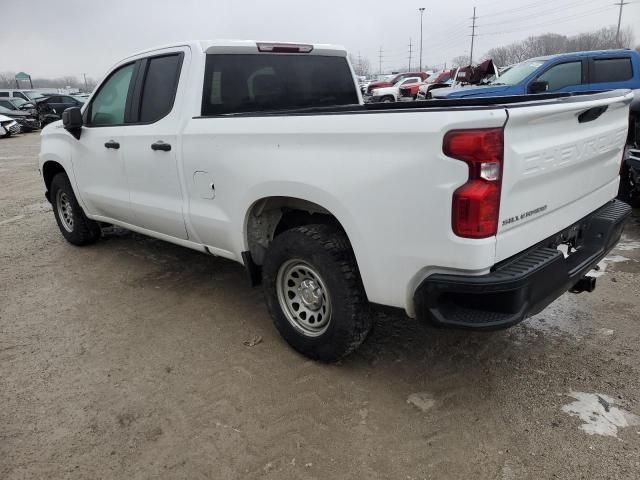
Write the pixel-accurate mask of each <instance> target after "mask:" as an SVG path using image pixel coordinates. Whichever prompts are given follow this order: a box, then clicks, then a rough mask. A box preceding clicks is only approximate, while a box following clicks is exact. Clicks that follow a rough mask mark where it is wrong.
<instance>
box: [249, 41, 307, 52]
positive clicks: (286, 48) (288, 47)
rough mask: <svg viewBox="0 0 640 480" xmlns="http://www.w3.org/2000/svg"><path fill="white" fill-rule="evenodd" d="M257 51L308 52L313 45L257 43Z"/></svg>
mask: <svg viewBox="0 0 640 480" xmlns="http://www.w3.org/2000/svg"><path fill="white" fill-rule="evenodd" d="M256 45H257V46H258V51H259V52H268V53H309V52H311V51H312V50H313V45H302V44H300V45H295V44H292V43H257V44H256Z"/></svg>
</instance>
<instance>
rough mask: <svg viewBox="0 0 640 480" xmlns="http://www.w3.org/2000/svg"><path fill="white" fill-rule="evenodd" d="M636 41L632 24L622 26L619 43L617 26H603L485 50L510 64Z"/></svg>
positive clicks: (544, 35)
mask: <svg viewBox="0 0 640 480" xmlns="http://www.w3.org/2000/svg"><path fill="white" fill-rule="evenodd" d="M633 43H634V37H633V31H632V30H631V29H630V28H624V29H622V30H620V44H619V45H618V42H617V41H616V27H613V26H612V27H604V28H601V29H600V30H596V31H593V32H585V33H580V34H578V35H574V36H571V37H568V36H566V35H559V34H557V33H545V34H543V35H538V36H532V37H529V38H527V39H525V40H522V41H520V42H515V43H512V44H510V45H506V46H502V47H496V48H492V49H491V50H489V51H488V52H487V53H486V54H485V56H484V57H485V58H491V59H493V61H494V62H495V63H496V64H497V65H502V66H504V65H510V64H512V63H518V62H522V61H524V60H526V59H528V58H533V57H540V56H544V55H553V54H557V53H567V52H580V51H585V50H607V49H611V48H619V47H627V48H629V47H631V46H632V45H633Z"/></svg>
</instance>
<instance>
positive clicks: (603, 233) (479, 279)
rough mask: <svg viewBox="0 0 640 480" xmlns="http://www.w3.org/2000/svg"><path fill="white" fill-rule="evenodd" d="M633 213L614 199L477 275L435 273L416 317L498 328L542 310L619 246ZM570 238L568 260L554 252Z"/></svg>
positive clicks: (419, 298)
mask: <svg viewBox="0 0 640 480" xmlns="http://www.w3.org/2000/svg"><path fill="white" fill-rule="evenodd" d="M630 213H631V208H630V207H629V206H628V205H627V204H625V203H623V202H620V201H617V200H614V201H611V202H609V203H607V204H606V205H604V206H603V207H601V208H599V209H598V210H596V211H595V212H593V213H591V214H590V215H587V216H586V217H585V218H583V219H582V220H580V221H578V222H577V223H575V224H574V225H572V226H570V227H569V228H567V229H565V230H563V231H561V232H558V233H557V234H556V235H553V236H552V237H550V238H548V239H546V240H545V241H543V242H541V243H540V244H538V245H536V246H534V247H533V248H531V249H529V250H527V251H525V252H522V253H520V254H518V255H515V256H513V257H511V258H509V259H507V260H505V261H503V262H500V263H499V264H497V265H496V266H495V267H494V268H493V269H492V271H491V272H490V273H488V274H486V275H481V276H462V275H444V274H436V275H432V276H430V277H428V278H427V279H425V280H424V281H423V282H422V283H421V284H420V286H419V287H418V289H417V290H416V293H415V296H414V302H415V305H416V312H417V315H418V317H420V318H425V319H427V320H429V321H431V322H433V323H435V324H437V325H441V326H448V327H455V328H468V329H489V330H491V329H498V328H506V327H509V326H512V325H515V324H516V323H518V322H521V321H522V320H524V319H525V318H526V317H528V316H530V315H534V314H536V313H538V312H540V311H541V310H542V309H544V308H545V307H546V306H547V305H549V304H550V303H551V302H553V301H554V300H555V299H556V298H558V297H559V296H560V295H562V294H563V293H565V292H566V291H567V290H570V289H574V287H575V288H576V289H579V287H577V284H578V282H579V281H580V280H581V279H582V278H583V277H584V275H585V274H586V273H587V272H589V271H590V270H591V269H593V268H594V267H595V266H596V264H597V263H598V262H599V261H600V260H601V259H602V258H604V257H605V255H607V253H609V251H610V250H611V249H612V248H613V247H614V246H615V245H616V243H618V240H619V239H620V236H621V235H622V230H623V227H624V221H625V219H626V218H627V217H628V216H629V214H630ZM567 239H571V240H572V241H574V242H575V243H574V244H575V245H576V246H577V250H576V251H574V252H573V253H571V254H570V255H569V256H568V257H566V258H565V256H564V255H563V254H562V252H561V251H559V250H558V249H557V247H558V245H560V244H562V243H564V242H566V241H567Z"/></svg>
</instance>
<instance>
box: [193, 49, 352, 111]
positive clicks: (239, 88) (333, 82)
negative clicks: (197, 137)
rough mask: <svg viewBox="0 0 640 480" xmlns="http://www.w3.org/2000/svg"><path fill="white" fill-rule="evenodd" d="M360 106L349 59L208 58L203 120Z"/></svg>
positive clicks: (296, 56) (299, 56) (293, 56)
mask: <svg viewBox="0 0 640 480" xmlns="http://www.w3.org/2000/svg"><path fill="white" fill-rule="evenodd" d="M357 103H358V95H357V91H356V86H355V83H354V80H353V76H352V73H351V69H350V68H349V64H348V63H347V59H346V58H345V57H339V56H323V55H306V54H269V53H258V54H209V55H207V59H206V67H205V78H204V88H203V96H202V115H203V116H208V115H224V114H233V113H250V112H256V113H259V112H270V111H277V110H288V109H296V108H307V107H322V106H336V105H352V104H357Z"/></svg>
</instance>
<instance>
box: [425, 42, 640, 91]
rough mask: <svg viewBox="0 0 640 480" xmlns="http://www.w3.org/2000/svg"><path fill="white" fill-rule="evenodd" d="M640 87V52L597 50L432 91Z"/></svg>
mask: <svg viewBox="0 0 640 480" xmlns="http://www.w3.org/2000/svg"><path fill="white" fill-rule="evenodd" d="M627 88H628V89H631V90H633V89H638V88H640V54H639V53H638V52H636V51H633V50H598V51H589V52H575V53H563V54H559V55H550V56H546V57H537V58H532V59H530V60H526V61H524V62H522V63H519V64H517V65H514V66H513V67H512V68H511V69H509V70H508V71H507V72H506V73H504V74H503V75H501V76H500V77H498V78H496V79H495V80H494V81H493V82H492V83H490V84H489V85H485V86H481V87H464V88H459V89H446V90H440V91H437V92H433V98H436V99H444V98H447V99H451V98H471V97H496V96H505V95H527V94H536V93H545V92H549V93H562V92H567V93H577V92H587V91H604V90H615V89H627Z"/></svg>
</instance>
